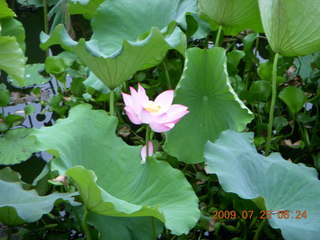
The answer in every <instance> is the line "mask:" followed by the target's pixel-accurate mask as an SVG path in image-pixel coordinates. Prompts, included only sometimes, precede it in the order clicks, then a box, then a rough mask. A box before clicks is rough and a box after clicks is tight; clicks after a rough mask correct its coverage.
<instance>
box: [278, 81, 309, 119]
mask: <svg viewBox="0 0 320 240" xmlns="http://www.w3.org/2000/svg"><path fill="white" fill-rule="evenodd" d="M279 98H280V99H281V100H282V101H284V102H285V103H286V104H287V106H288V108H289V111H290V112H292V113H297V112H299V111H300V109H301V108H302V107H303V105H304V104H305V103H306V101H307V96H306V94H305V93H304V92H303V91H302V90H301V89H300V88H297V87H293V86H289V87H286V88H284V89H283V90H282V91H281V92H280V93H279Z"/></svg>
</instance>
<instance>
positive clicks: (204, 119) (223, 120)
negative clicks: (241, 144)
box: [164, 48, 253, 163]
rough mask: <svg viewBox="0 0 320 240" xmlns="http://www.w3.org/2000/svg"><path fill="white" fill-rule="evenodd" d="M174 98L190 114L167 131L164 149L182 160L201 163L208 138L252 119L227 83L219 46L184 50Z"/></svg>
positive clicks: (216, 136) (237, 128)
mask: <svg viewBox="0 0 320 240" xmlns="http://www.w3.org/2000/svg"><path fill="white" fill-rule="evenodd" d="M174 101H175V103H178V104H182V105H185V106H187V107H188V108H189V109H188V110H189V111H190V113H188V114H187V115H186V116H185V117H183V119H182V120H181V121H180V122H179V123H178V124H177V125H176V126H175V127H174V128H173V129H172V130H171V131H169V132H168V134H167V139H166V143H165V146H164V149H165V151H166V152H168V153H169V154H170V155H172V156H175V157H177V158H178V159H179V161H183V162H186V163H199V162H203V161H204V158H203V149H204V145H205V143H206V142H207V141H208V140H210V141H214V140H215V139H217V138H218V136H219V135H220V133H221V132H222V131H223V130H226V129H229V128H232V129H234V130H236V131H242V130H243V129H244V128H245V127H246V124H247V123H249V122H250V121H251V120H252V118H253V114H252V113H251V112H250V111H249V109H247V108H246V106H245V105H244V104H243V103H242V102H241V100H240V99H239V98H238V96H237V94H236V93H235V92H234V91H233V89H232V87H231V85H230V83H229V80H228V73H227V58H226V54H225V50H224V49H223V48H212V49H210V50H202V49H199V48H190V49H188V51H187V52H186V62H185V69H184V72H183V75H182V77H181V80H180V82H179V84H178V86H177V89H176V96H175V100H174Z"/></svg>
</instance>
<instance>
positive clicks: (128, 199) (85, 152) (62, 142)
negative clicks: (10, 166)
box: [34, 105, 199, 234]
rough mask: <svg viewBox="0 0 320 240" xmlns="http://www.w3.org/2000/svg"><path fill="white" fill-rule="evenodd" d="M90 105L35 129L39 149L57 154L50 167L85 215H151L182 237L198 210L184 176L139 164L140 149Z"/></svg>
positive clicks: (163, 166)
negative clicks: (73, 188)
mask: <svg viewBox="0 0 320 240" xmlns="http://www.w3.org/2000/svg"><path fill="white" fill-rule="evenodd" d="M91 107H92V106H91V105H78V106H76V107H75V108H73V109H72V110H71V111H70V114H69V117H68V118H66V119H63V120H59V121H57V123H56V124H55V125H54V126H52V127H45V128H42V129H40V130H34V134H35V136H36V137H37V139H38V142H37V146H38V151H42V150H43V151H49V152H51V153H53V154H55V153H54V151H50V150H52V149H54V150H55V152H59V158H58V159H56V160H54V161H53V163H52V166H53V169H56V170H58V171H59V173H60V174H64V173H67V174H68V175H69V176H70V177H71V178H72V179H73V181H74V182H75V184H76V185H77V187H78V189H79V192H80V195H81V197H82V199H83V201H84V202H85V204H86V206H87V207H88V209H89V211H91V212H94V213H98V214H103V215H107V216H117V217H143V216H152V217H155V218H157V219H159V220H161V221H162V222H164V223H165V226H166V227H167V228H168V229H170V230H171V231H172V232H173V233H175V234H182V233H187V232H188V231H189V230H190V229H191V228H192V227H193V226H194V225H195V223H196V222H197V220H198V218H199V210H198V204H197V197H196V196H195V194H194V192H193V190H192V188H191V186H190V184H189V183H188V182H187V180H186V179H185V177H184V175H183V174H182V173H181V172H180V171H178V170H176V169H173V168H172V167H171V166H170V165H169V164H168V163H167V162H163V161H156V160H152V159H151V160H150V161H148V162H147V164H145V165H142V164H141V163H140V161H141V159H140V150H141V147H134V146H128V145H127V144H126V143H124V142H123V141H122V140H121V138H118V137H117V136H116V134H115V130H116V126H117V118H115V117H111V116H109V115H108V114H107V113H106V112H105V111H102V110H95V111H94V110H91ZM56 155H57V154H56ZM79 165H80V166H79Z"/></svg>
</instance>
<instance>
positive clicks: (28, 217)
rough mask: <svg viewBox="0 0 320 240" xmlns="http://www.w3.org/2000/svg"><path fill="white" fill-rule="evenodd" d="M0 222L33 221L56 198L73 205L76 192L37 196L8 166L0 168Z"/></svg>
mask: <svg viewBox="0 0 320 240" xmlns="http://www.w3.org/2000/svg"><path fill="white" fill-rule="evenodd" d="M0 177H1V178H0V222H2V223H5V224H8V225H20V224H22V223H24V222H35V221H37V220H39V219H40V218H41V217H42V215H44V214H47V213H49V212H50V211H51V210H52V208H53V206H54V203H55V202H56V201H57V200H59V199H60V200H64V201H68V202H69V203H70V204H72V205H73V206H79V205H80V204H79V203H77V202H75V201H74V199H73V196H75V195H77V193H58V192H55V193H52V194H50V195H48V196H39V195H38V193H37V192H36V191H35V190H30V191H26V190H24V189H23V187H22V185H21V184H20V183H19V182H14V180H18V179H19V176H17V174H16V173H14V172H12V171H9V170H8V168H5V169H2V170H0Z"/></svg>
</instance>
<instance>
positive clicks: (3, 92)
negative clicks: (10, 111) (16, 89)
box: [0, 83, 10, 107]
mask: <svg viewBox="0 0 320 240" xmlns="http://www.w3.org/2000/svg"><path fill="white" fill-rule="evenodd" d="M9 102H10V92H9V90H8V89H7V87H6V85H4V84H3V83H1V84H0V107H6V106H7V105H8V103H9Z"/></svg>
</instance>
